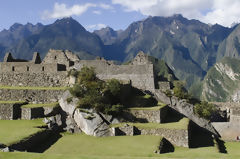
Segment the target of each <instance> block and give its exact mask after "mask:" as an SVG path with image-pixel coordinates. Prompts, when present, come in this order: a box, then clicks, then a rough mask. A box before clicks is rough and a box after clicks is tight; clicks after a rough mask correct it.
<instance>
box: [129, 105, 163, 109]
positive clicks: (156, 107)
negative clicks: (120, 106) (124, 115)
mask: <svg viewBox="0 0 240 159" xmlns="http://www.w3.org/2000/svg"><path fill="white" fill-rule="evenodd" d="M165 106H167V105H166V104H164V105H160V106H155V107H132V108H129V109H130V110H160V109H161V108H163V107H165Z"/></svg>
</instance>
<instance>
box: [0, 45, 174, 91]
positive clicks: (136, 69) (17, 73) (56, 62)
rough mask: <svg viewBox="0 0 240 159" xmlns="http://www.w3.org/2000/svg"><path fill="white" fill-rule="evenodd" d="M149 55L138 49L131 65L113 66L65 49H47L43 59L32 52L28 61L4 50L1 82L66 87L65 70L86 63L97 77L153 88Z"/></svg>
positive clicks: (104, 61)
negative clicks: (14, 56) (85, 58)
mask: <svg viewBox="0 0 240 159" xmlns="http://www.w3.org/2000/svg"><path fill="white" fill-rule="evenodd" d="M148 58H149V56H148V55H145V54H144V53H143V52H140V53H139V54H137V56H136V57H135V58H134V59H133V61H132V62H131V63H130V64H128V65H116V64H114V63H113V62H112V61H107V60H105V59H103V58H97V59H95V60H80V59H79V58H78V56H77V55H75V54H73V53H72V52H70V51H68V50H66V51H63V50H52V49H50V50H49V52H48V53H47V55H46V57H45V58H44V59H43V60H41V58H40V56H39V53H34V54H33V58H32V60H31V61H26V60H19V59H14V58H13V57H12V55H11V53H7V54H6V55H5V57H4V61H3V62H1V63H0V85H9V86H46V87H48V86H67V85H68V84H69V83H68V82H69V80H68V78H67V71H69V70H70V69H72V68H75V69H77V70H79V69H81V68H82V67H83V66H87V67H94V68H95V71H96V73H97V76H98V78H100V79H102V80H107V79H112V78H115V79H118V80H121V81H124V82H127V83H131V84H132V85H133V86H134V87H137V88H139V89H142V90H148V91H154V90H155V88H156V87H159V86H158V82H159V81H156V79H155V72H154V66H153V63H152V62H151V61H150V60H149V59H148ZM156 60H157V59H156ZM161 85H162V86H164V88H162V87H161V88H162V89H169V87H170V85H169V83H168V82H165V83H164V82H162V83H161Z"/></svg>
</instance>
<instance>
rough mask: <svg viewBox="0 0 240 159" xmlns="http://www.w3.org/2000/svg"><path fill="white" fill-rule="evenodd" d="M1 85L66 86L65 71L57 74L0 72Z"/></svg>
mask: <svg viewBox="0 0 240 159" xmlns="http://www.w3.org/2000/svg"><path fill="white" fill-rule="evenodd" d="M0 85H1V86H40V87H59V86H67V85H68V78H67V72H59V73H57V74H50V73H49V74H46V73H1V74H0Z"/></svg>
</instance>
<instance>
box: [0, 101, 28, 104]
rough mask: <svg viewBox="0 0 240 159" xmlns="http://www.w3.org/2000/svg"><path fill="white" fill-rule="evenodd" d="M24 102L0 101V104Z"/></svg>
mask: <svg viewBox="0 0 240 159" xmlns="http://www.w3.org/2000/svg"><path fill="white" fill-rule="evenodd" d="M21 103H24V101H0V104H21Z"/></svg>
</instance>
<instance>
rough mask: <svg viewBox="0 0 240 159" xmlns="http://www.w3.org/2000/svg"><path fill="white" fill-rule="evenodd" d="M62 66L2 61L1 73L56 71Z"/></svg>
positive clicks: (0, 64)
mask: <svg viewBox="0 0 240 159" xmlns="http://www.w3.org/2000/svg"><path fill="white" fill-rule="evenodd" d="M60 66H61V65H58V64H56V63H51V64H34V63H30V62H3V63H0V69H1V73H10V72H12V73H43V72H47V73H56V72H58V71H60ZM65 71H66V69H65Z"/></svg>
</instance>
